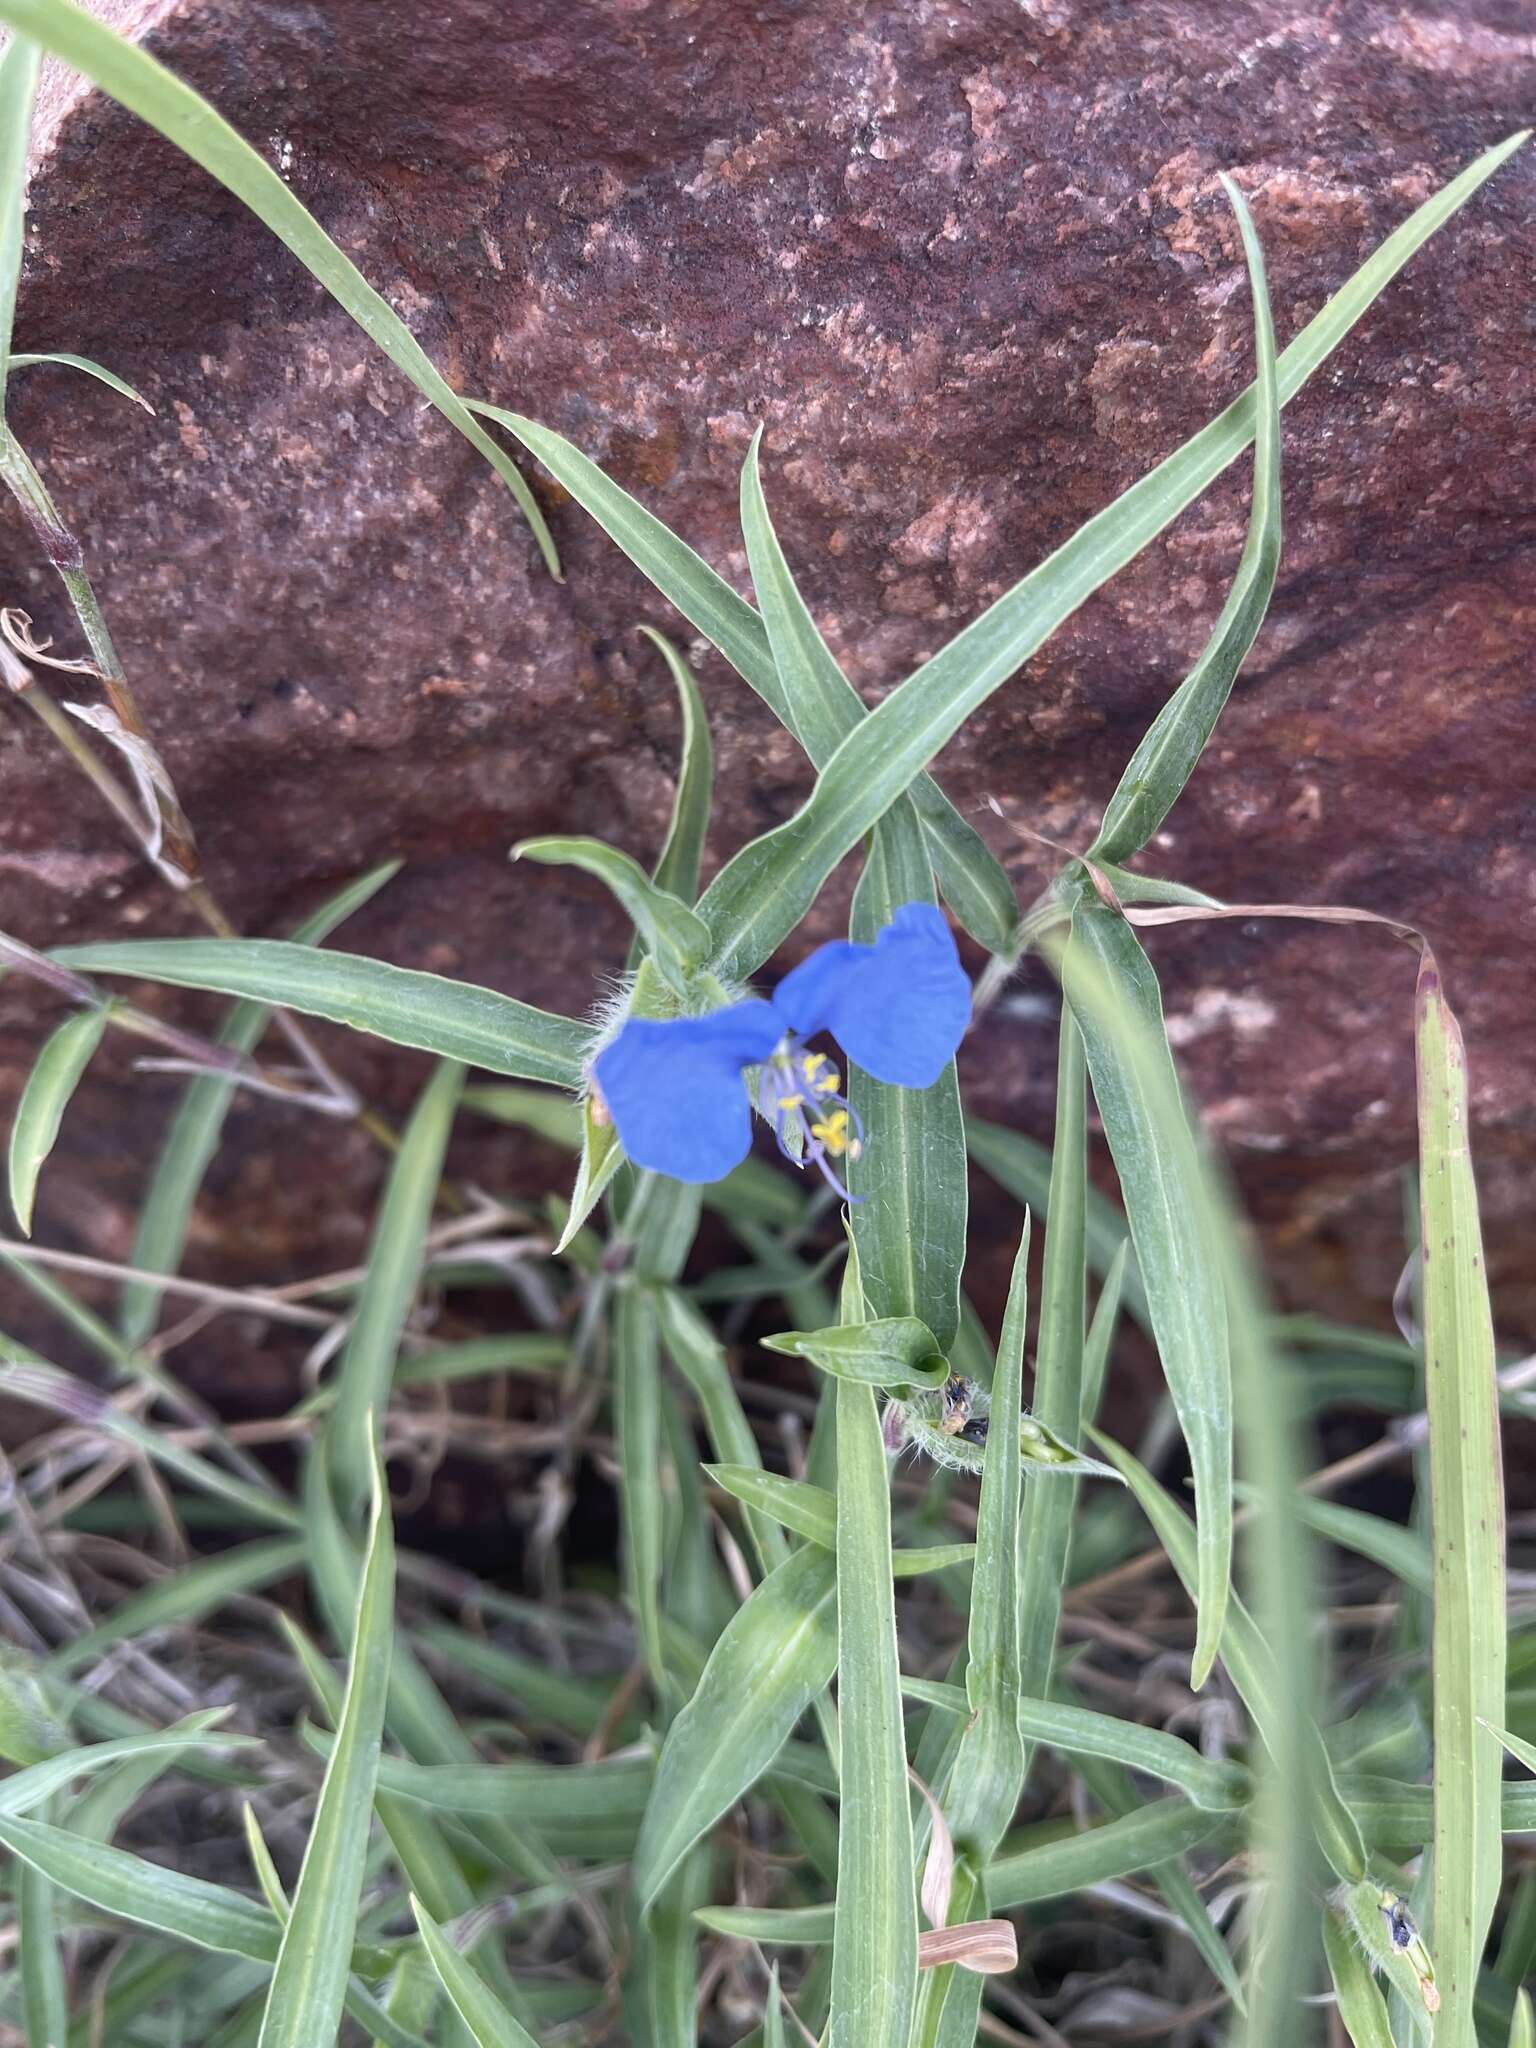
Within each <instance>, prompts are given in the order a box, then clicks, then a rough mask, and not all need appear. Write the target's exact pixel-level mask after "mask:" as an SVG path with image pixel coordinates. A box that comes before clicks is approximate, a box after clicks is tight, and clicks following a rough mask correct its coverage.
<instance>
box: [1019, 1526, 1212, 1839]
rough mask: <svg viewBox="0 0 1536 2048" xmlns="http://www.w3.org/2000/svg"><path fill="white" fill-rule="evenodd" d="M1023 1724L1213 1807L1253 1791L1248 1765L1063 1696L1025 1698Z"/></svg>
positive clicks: (1034, 1735) (1039, 1737)
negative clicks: (1225, 1759) (1209, 1754)
mask: <svg viewBox="0 0 1536 2048" xmlns="http://www.w3.org/2000/svg"><path fill="white" fill-rule="evenodd" d="M1025 1555H1026V1556H1027V1555H1028V1553H1027V1552H1026V1553H1025ZM1019 1726H1020V1728H1021V1729H1022V1730H1023V1732H1024V1733H1025V1734H1026V1735H1027V1736H1028V1737H1029V1738H1030V1740H1031V1741H1033V1742H1044V1743H1048V1744H1049V1745H1050V1747H1051V1748H1052V1749H1057V1750H1060V1751H1061V1753H1062V1755H1063V1756H1101V1757H1110V1758H1112V1759H1113V1760H1114V1761H1115V1762H1116V1763H1119V1764H1123V1765H1124V1766H1125V1767H1126V1769H1127V1770H1132V1771H1143V1772H1145V1773H1146V1774H1147V1775H1148V1776H1149V1777H1153V1778H1162V1779H1163V1780H1164V1781H1165V1782H1166V1783H1168V1784H1170V1785H1175V1786H1177V1787H1178V1789H1179V1791H1181V1792H1182V1793H1183V1794H1184V1796H1185V1798H1186V1799H1188V1800H1189V1802H1190V1804H1191V1805H1192V1806H1199V1807H1203V1808H1204V1809H1205V1811H1206V1812H1208V1813H1233V1812H1236V1811H1238V1810H1239V1809H1240V1808H1242V1807H1243V1806H1244V1805H1245V1804H1246V1803H1247V1801H1248V1799H1249V1797H1250V1795H1251V1792H1252V1786H1251V1783H1250V1781H1249V1778H1248V1774H1247V1772H1246V1771H1244V1770H1242V1769H1241V1768H1240V1767H1239V1766H1238V1765H1236V1764H1226V1763H1218V1762H1214V1761H1213V1760H1212V1759H1211V1758H1209V1757H1204V1756H1202V1755H1201V1754H1200V1752H1199V1750H1198V1749H1195V1748H1193V1747H1192V1746H1191V1744H1189V1743H1187V1742H1184V1741H1182V1740H1181V1739H1180V1738H1179V1737H1178V1736H1177V1735H1170V1734H1168V1733H1167V1732H1166V1731H1165V1730H1163V1729H1161V1728H1146V1727H1143V1726H1142V1725H1141V1723H1140V1722H1137V1721H1122V1720H1119V1719H1118V1718H1117V1717H1116V1716H1115V1715H1113V1714H1096V1713H1094V1712H1092V1711H1091V1710H1090V1709H1089V1708H1087V1707H1078V1706H1072V1705H1069V1704H1068V1703H1067V1702H1066V1701H1064V1700H1043V1699H1021V1700H1020V1701H1019Z"/></svg>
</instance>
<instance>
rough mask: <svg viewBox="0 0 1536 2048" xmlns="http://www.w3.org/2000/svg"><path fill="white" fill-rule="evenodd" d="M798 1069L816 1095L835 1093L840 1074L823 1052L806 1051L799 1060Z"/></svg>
mask: <svg viewBox="0 0 1536 2048" xmlns="http://www.w3.org/2000/svg"><path fill="white" fill-rule="evenodd" d="M800 1071H801V1073H802V1074H804V1076H805V1078H806V1080H807V1081H808V1082H809V1083H810V1085H811V1087H812V1088H813V1089H814V1090H815V1091H816V1093H817V1094H818V1095H836V1093H837V1092H838V1089H837V1084H838V1081H839V1080H840V1078H841V1076H840V1075H839V1074H838V1071H837V1069H836V1067H834V1066H833V1064H832V1062H831V1061H830V1060H829V1059H828V1058H827V1056H826V1054H825V1053H824V1052H808V1053H806V1054H805V1056H804V1057H803V1058H802V1060H801V1062H800Z"/></svg>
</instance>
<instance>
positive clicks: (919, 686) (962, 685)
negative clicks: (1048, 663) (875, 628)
mask: <svg viewBox="0 0 1536 2048" xmlns="http://www.w3.org/2000/svg"><path fill="white" fill-rule="evenodd" d="M1524 140H1525V136H1524V135H1523V134H1521V135H1517V136H1512V137H1511V138H1510V139H1509V140H1508V141H1507V142H1504V143H1501V144H1500V145H1499V146H1498V147H1497V148H1496V149H1491V150H1488V151H1486V152H1485V153H1484V155H1482V156H1481V157H1479V158H1478V159H1477V161H1476V162H1475V163H1473V164H1471V165H1469V166H1468V168H1467V169H1466V170H1465V171H1463V172H1462V173H1461V175H1460V177H1458V178H1455V179H1453V180H1452V181H1451V183H1450V184H1449V185H1447V186H1446V187H1445V188H1444V189H1443V190H1442V191H1440V192H1438V193H1436V194H1435V195H1434V197H1433V198H1432V199H1429V200H1426V201H1425V203H1424V205H1422V206H1421V207H1420V208H1419V209H1418V210H1417V212H1416V213H1414V214H1413V215H1412V217H1411V218H1410V219H1409V220H1407V221H1405V222H1404V224H1403V225H1402V227H1400V228H1399V229H1397V231H1396V232H1395V233H1394V234H1392V235H1389V236H1388V237H1387V239H1386V241H1385V242H1383V243H1382V245H1381V247H1380V248H1379V249H1377V250H1376V251H1375V253H1374V254H1373V255H1372V256H1370V257H1368V258H1367V260H1366V261H1365V263H1364V264H1362V265H1361V267H1360V269H1359V270H1357V271H1356V272H1355V274H1354V276H1353V277H1352V278H1351V279H1350V281H1349V282H1348V283H1347V284H1346V285H1345V286H1344V287H1343V289H1342V290H1341V291H1339V292H1337V293H1335V295H1334V297H1333V298H1332V299H1330V300H1329V302H1328V304H1327V305H1326V306H1325V307H1324V308H1323V310H1322V312H1321V313H1319V314H1318V315H1317V317H1316V319H1314V320H1313V321H1312V322H1311V323H1310V324H1309V325H1308V326H1307V327H1306V328H1304V329H1303V331H1302V332H1301V333H1300V334H1299V335H1298V336H1297V337H1296V339H1295V340H1294V341H1293V342H1292V343H1291V345H1290V347H1289V348H1288V349H1287V350H1286V351H1285V353H1284V354H1283V355H1282V356H1281V358H1280V360H1279V363H1278V365H1277V371H1278V378H1279V390H1280V398H1281V402H1282V404H1283V403H1284V402H1285V401H1286V400H1288V399H1289V398H1291V397H1293V396H1294V395H1295V393H1296V392H1297V391H1298V390H1299V389H1300V388H1301V386H1302V384H1303V383H1304V382H1305V381H1306V379H1307V377H1309V376H1310V375H1311V373H1312V371H1313V370H1315V369H1316V368H1317V366H1318V364H1319V363H1320V362H1322V361H1323V359H1324V358H1325V357H1326V356H1327V355H1328V354H1329V353H1330V352H1331V351H1332V350H1333V349H1334V348H1336V347H1337V346H1338V344H1339V342H1341V341H1342V340H1343V338H1344V336H1345V335H1346V334H1347V333H1348V332H1349V330H1350V328H1351V327H1352V326H1354V324H1355V322H1356V321H1357V320H1358V319H1359V318H1360V317H1361V315H1362V314H1363V313H1364V312H1365V310H1366V308H1367V307H1368V306H1369V305H1370V304H1371V302H1372V300H1373V299H1375V298H1376V297H1377V295H1378V294H1379V293H1380V292H1381V291H1382V290H1383V289H1384V288H1385V286H1386V285H1387V284H1388V283H1389V282H1390V281H1391V279H1392V278H1393V277H1394V276H1395V275H1396V274H1397V272H1398V271H1399V270H1400V269H1401V268H1402V266H1403V264H1404V263H1405V262H1406V261H1407V260H1408V258H1409V257H1410V256H1411V255H1412V254H1413V252H1414V250H1415V249H1417V248H1418V247H1419V246H1420V245H1421V244H1422V243H1423V242H1424V241H1426V240H1427V239H1428V237H1429V236H1430V235H1431V234H1433V233H1434V231H1435V229H1436V228H1437V227H1439V226H1441V225H1442V223H1443V222H1444V221H1445V220H1447V219H1448V218H1449V217H1450V215H1451V214H1452V213H1454V212H1455V210H1456V208H1457V207H1458V206H1460V205H1461V204H1463V203H1464V202H1465V201H1466V200H1467V199H1469V198H1470V197H1471V195H1472V193H1473V192H1474V191H1476V189H1477V188H1478V186H1479V185H1481V184H1482V183H1483V181H1484V180H1485V179H1486V178H1488V177H1491V176H1492V174H1493V172H1494V171H1495V170H1497V168H1498V167H1499V165H1500V164H1501V163H1503V162H1504V160H1505V159H1506V158H1507V157H1508V156H1510V155H1511V154H1512V153H1513V151H1514V150H1516V149H1518V148H1519V147H1520V145H1521V143H1522V142H1523V141H1524ZM1255 411H1256V408H1255V399H1254V394H1253V393H1252V392H1251V391H1249V392H1245V393H1244V395H1243V396H1242V397H1241V398H1239V399H1237V400H1235V401H1234V402H1233V404H1232V405H1230V406H1228V408H1227V410H1226V411H1225V412H1224V413H1222V414H1221V415H1220V416H1219V418H1217V419H1215V420H1213V421H1212V422H1211V423H1210V425H1209V426H1207V427H1205V428H1203V429H1202V431H1201V432H1200V433H1198V434H1196V435H1195V436H1194V438H1193V439H1192V440H1190V441H1187V442H1186V443H1185V444H1184V446H1183V447H1182V448H1180V449H1179V450H1178V451H1177V452H1176V453H1175V454H1173V455H1171V456H1169V457H1168V458H1167V460H1166V461H1164V462H1162V463H1160V464H1159V465H1158V467H1157V468H1156V469H1154V470H1152V471H1151V472H1150V473H1149V474H1148V475H1147V476H1145V477H1143V478H1142V479H1141V481H1140V482H1139V483H1137V484H1134V485H1133V486H1132V487H1131V489H1130V490H1128V491H1126V492H1124V493H1123V494H1122V495H1121V496H1120V497H1119V498H1117V499H1116V500H1115V502H1114V503H1113V504H1112V505H1110V506H1107V507H1106V508H1105V510H1104V511H1102V512H1100V513H1098V514H1097V515H1096V516H1095V517H1094V518H1092V519H1090V520H1089V521H1088V522H1087V524H1086V525H1084V526H1082V527H1080V528H1079V529H1078V531H1077V532H1076V533H1075V534H1074V535H1073V536H1072V538H1071V539H1070V540H1069V541H1067V542H1065V543H1064V544H1063V546H1061V547H1060V548H1058V549H1057V550H1056V552H1055V554H1053V555H1052V556H1050V558H1049V559H1048V560H1047V561H1045V562H1043V563H1042V564H1041V565H1040V567H1039V568H1038V569H1036V570H1034V571H1033V572H1032V573H1031V574H1030V575H1028V576H1026V577H1025V578H1024V580H1023V581H1022V582H1021V583H1017V584H1015V585H1014V587H1013V588H1012V589H1011V590H1010V591H1007V592H1006V593H1005V594H1004V595H1003V596H1002V597H1000V598H999V599H998V600H997V601H996V603H995V604H993V605H992V606H991V607H990V608H989V609H988V610H987V611H985V612H983V613H982V615H981V617H980V618H978V619H976V620H974V621H973V622H972V623H971V624H970V625H969V626H967V627H966V628H965V629H964V631H962V632H960V633H958V634H957V635H956V636H955V638H954V639H953V640H951V641H950V642H949V643H948V644H947V645H946V646H944V647H942V648H940V650H939V652H938V653H937V654H935V655H934V656H933V658H932V659H931V660H930V661H927V662H925V663H924V664H923V666H922V667H921V668H920V669H918V670H917V671H916V672H915V673H914V674H913V675H911V676H909V677H908V678H907V680H906V681H905V682H904V683H902V684H901V685H900V686H899V687H898V688H896V689H895V690H893V691H892V692H891V694H890V695H889V696H888V697H887V698H886V699H885V700H884V702H883V703H881V704H880V706H879V707H878V709H876V710H874V711H872V712H870V713H869V715H868V716H867V717H866V718H865V719H864V720H863V721H862V722H861V723H860V724H859V725H858V726H856V727H855V728H854V729H853V731H852V732H850V734H849V735H848V737H847V738H846V739H845V740H844V741H843V742H842V744H841V745H840V746H839V747H838V750H837V752H836V753H835V754H834V755H833V757H832V759H831V760H830V761H829V762H827V763H826V765H825V767H824V768H823V769H822V772H821V775H820V777H819V779H818V781H817V784H816V789H815V791H814V793H813V794H812V796H811V797H810V798H809V800H808V801H807V802H806V803H805V805H804V806H803V807H802V808H801V809H800V810H799V811H798V812H797V813H796V815H795V816H794V817H793V818H791V819H790V820H789V821H788V823H787V824H784V825H781V826H779V827H778V828H777V830H775V831H773V832H769V833H766V834H765V835H764V836H763V837H762V838H760V839H757V840H754V841H753V842H752V844H751V845H749V846H747V847H744V848H743V849H742V851H741V852H740V853H738V854H737V855H736V856H735V858H734V859H733V860H731V861H729V862H727V864H726V866H725V867H724V868H722V869H721V871H720V873H719V874H718V875H717V876H716V877H715V879H714V881H713V882H712V883H711V884H710V886H709V888H708V890H707V891H706V892H705V894H704V897H703V899H702V900H701V902H700V904H699V910H700V912H701V914H702V915H703V917H704V919H705V921H706V922H707V923H708V925H709V927H710V930H711V931H712V932H713V934H714V938H715V947H716V954H715V965H716V967H717V969H718V971H719V972H720V973H721V974H722V975H723V976H726V977H731V976H735V977H742V976H746V975H749V974H751V973H752V972H753V971H754V970H755V969H756V968H757V967H759V966H760V965H761V964H762V962H763V961H764V960H766V959H767V958H768V956H769V955H770V954H771V953H772V952H773V951H774V949H775V948H776V947H777V946H778V945H779V944H780V942H781V941H782V940H783V939H784V938H785V937H786V936H787V934H788V933H789V932H791V931H793V929H794V927H795V926H796V925H797V924H798V923H799V922H800V919H801V918H802V917H803V916H804V915H805V912H806V911H807V909H808V908H809V907H810V905H811V904H812V903H813V902H814V901H815V899H816V897H817V896H818V895H819V894H820V892H821V888H822V886H823V884H824V883H825V881H826V879H827V877H828V876H829V875H830V874H831V872H832V870H833V869H834V868H835V867H836V866H837V864H838V862H839V861H840V860H841V859H842V858H843V856H844V855H845V854H847V853H849V852H851V851H852V849H853V848H854V847H855V846H856V845H857V844H858V842H859V840H860V839H861V838H862V837H863V835H864V833H865V832H867V831H868V830H869V828H870V826H871V825H872V824H873V823H874V822H875V820H876V819H877V818H879V817H881V816H882V815H883V814H884V812H885V811H886V810H887V809H888V808H889V807H890V805H891V804H892V803H893V802H894V801H895V799H896V798H897V797H898V796H899V795H900V794H901V792H902V791H903V790H905V789H906V788H907V786H908V785H909V784H910V783H911V782H912V780H913V778H914V776H915V775H917V774H918V772H919V771H920V770H922V769H923V768H925V767H926V766H927V764H928V763H929V762H930V761H931V760H933V758H934V756H935V755H936V754H938V753H939V752H940V750H941V749H942V748H943V747H944V745H945V744H946V742H947V741H948V740H950V739H951V738H952V737H953V736H954V734H955V733H956V732H957V731H958V730H959V729H960V727H961V726H962V725H963V724H964V723H965V721H966V720H967V719H968V718H969V717H970V716H971V714H972V713H973V712H974V711H975V710H977V708H978V707H979V706H980V705H981V704H983V703H985V701H986V700H987V698H988V697H989V696H990V695H991V694H992V692H993V691H994V690H995V689H996V688H997V687H998V686H999V684H1001V683H1002V682H1004V681H1005V680H1006V679H1007V678H1008V677H1009V676H1010V675H1012V674H1013V673H1014V672H1015V671H1016V670H1017V669H1018V668H1019V667H1020V666H1021V665H1022V664H1023V663H1024V662H1026V661H1027V660H1028V659H1029V657H1030V656H1031V655H1032V654H1033V653H1035V651H1036V650H1037V649H1038V648H1039V647H1040V646H1041V645H1043V643H1044V642H1045V641H1046V639H1048V638H1049V636H1050V635H1051V634H1052V633H1053V632H1054V631H1055V630H1056V628H1057V627H1058V626H1059V625H1060V624H1061V623H1062V621H1063V620H1064V619H1067V618H1069V617H1070V616H1071V614H1072V613H1073V612H1074V611H1075V610H1076V609H1077V607H1078V606H1079V605H1080V604H1081V603H1082V602H1083V601H1084V599H1085V598H1087V597H1089V596H1091V595H1092V593H1093V592H1094V591H1095V590H1097V589H1098V588H1099V587H1100V586H1101V585H1102V584H1104V583H1106V582H1107V581H1108V580H1109V578H1110V577H1111V576H1113V575H1114V574H1115V573H1116V572H1117V571H1118V570H1120V569H1122V568H1124V567H1125V565H1126V563H1127V562H1129V561H1131V560H1132V559H1133V558H1134V557H1135V556H1136V555H1137V554H1139V553H1140V551H1141V550H1142V549H1143V548H1144V547H1145V546H1146V545H1147V543H1148V542H1149V541H1150V540H1152V539H1153V538H1154V537H1155V536H1156V535H1157V534H1158V533H1160V532H1161V531H1162V529H1163V528H1164V527H1165V526H1166V525H1167V524H1168V523H1169V521H1170V520H1172V519H1174V518H1176V517H1177V515H1178V514H1179V513H1180V512H1182V511H1183V509H1184V507H1185V506H1186V505H1188V504H1190V503H1191V502H1192V501H1193V500H1194V499H1195V498H1197V497H1198V496H1199V495H1200V493H1201V492H1202V491H1203V490H1204V489H1205V488H1206V486H1207V485H1208V484H1209V483H1210V482H1211V481H1212V479H1213V478H1215V477H1216V476H1219V475H1220V473H1221V471H1222V470H1223V469H1225V468H1226V467H1227V465H1228V464H1229V463H1230V462H1232V461H1233V460H1234V459H1235V458H1236V457H1237V456H1238V455H1239V454H1241V452H1242V450H1243V449H1244V448H1245V447H1246V446H1247V444H1248V442H1249V440H1250V439H1251V438H1252V436H1253V432H1254V422H1255Z"/></svg>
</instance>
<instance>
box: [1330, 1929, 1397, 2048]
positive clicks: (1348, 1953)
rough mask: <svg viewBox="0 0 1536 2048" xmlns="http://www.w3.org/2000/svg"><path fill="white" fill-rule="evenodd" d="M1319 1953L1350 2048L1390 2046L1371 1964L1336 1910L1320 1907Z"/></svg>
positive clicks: (1384, 2006)
mask: <svg viewBox="0 0 1536 2048" xmlns="http://www.w3.org/2000/svg"><path fill="white" fill-rule="evenodd" d="M1323 1953H1324V1955H1325V1956H1326V1957H1327V1959H1328V1974H1329V1976H1331V1977H1332V1979H1333V1988H1334V1990H1335V1992H1336V1993H1337V1994H1338V2000H1339V2018H1340V2019H1341V2020H1342V2021H1343V2023H1344V2031H1345V2032H1346V2033H1347V2034H1348V2036H1349V2038H1350V2040H1351V2041H1352V2042H1353V2043H1354V2048H1393V2041H1392V2027H1391V2023H1390V2021H1389V2020H1388V2018H1387V2001H1386V2000H1385V1999H1384V1998H1383V1997H1382V1995H1381V1990H1380V1987H1379V1986H1378V1984H1377V1982H1376V1979H1375V1977H1374V1976H1373V1975H1372V1972H1371V1966H1370V1964H1369V1962H1368V1961H1367V1960H1366V1958H1365V1955H1364V1953H1363V1952H1362V1951H1361V1949H1360V1948H1359V1946H1358V1945H1357V1943H1356V1941H1355V1937H1354V1935H1353V1934H1352V1933H1351V1932H1350V1931H1349V1929H1348V1927H1346V1925H1345V1923H1344V1922H1343V1920H1341V1919H1340V1917H1339V1916H1338V1914H1337V1913H1333V1912H1330V1911H1329V1910H1328V1909H1327V1908H1326V1907H1325V1908H1324V1910H1323Z"/></svg>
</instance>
